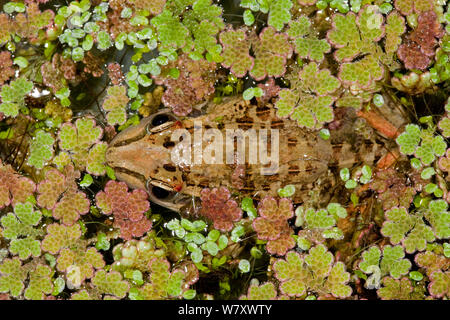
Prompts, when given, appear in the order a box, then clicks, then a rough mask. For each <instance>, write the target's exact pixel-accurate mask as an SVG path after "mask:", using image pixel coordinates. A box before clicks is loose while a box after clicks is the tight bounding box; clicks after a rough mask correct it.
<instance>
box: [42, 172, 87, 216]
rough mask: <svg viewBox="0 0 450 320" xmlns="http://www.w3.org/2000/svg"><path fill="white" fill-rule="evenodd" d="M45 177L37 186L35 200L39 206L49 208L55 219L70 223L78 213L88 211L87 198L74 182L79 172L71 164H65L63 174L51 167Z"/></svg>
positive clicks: (81, 213) (82, 213)
mask: <svg viewBox="0 0 450 320" xmlns="http://www.w3.org/2000/svg"><path fill="white" fill-rule="evenodd" d="M45 177H46V180H44V181H42V182H41V183H40V184H39V185H38V188H37V191H38V193H39V195H38V198H37V202H38V204H39V205H40V206H41V207H43V208H46V209H48V210H51V211H52V213H53V217H54V218H55V219H58V220H61V222H62V223H63V224H65V225H72V224H74V223H75V222H76V221H77V220H78V219H79V217H80V215H84V214H86V213H88V212H89V200H88V199H87V198H86V195H85V194H84V193H83V192H80V191H78V187H77V185H76V182H75V179H77V178H79V177H80V173H79V172H78V171H75V170H74V169H73V167H72V166H71V165H68V166H66V168H65V174H62V173H61V172H60V171H58V170H56V169H51V170H49V171H47V173H46V174H45Z"/></svg>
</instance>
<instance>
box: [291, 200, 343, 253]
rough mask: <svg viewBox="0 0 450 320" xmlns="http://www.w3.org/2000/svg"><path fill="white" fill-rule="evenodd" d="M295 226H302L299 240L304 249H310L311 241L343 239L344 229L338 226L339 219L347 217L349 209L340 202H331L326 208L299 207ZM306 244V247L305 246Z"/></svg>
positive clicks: (296, 212)
mask: <svg viewBox="0 0 450 320" xmlns="http://www.w3.org/2000/svg"><path fill="white" fill-rule="evenodd" d="M295 215H296V219H295V226H296V227H302V230H300V231H299V233H298V238H297V242H298V244H299V247H301V248H302V249H308V248H309V247H310V246H311V242H318V243H321V242H324V241H325V239H336V240H341V239H343V238H344V234H343V232H342V230H340V229H339V228H338V227H336V223H337V221H339V219H344V218H346V217H347V211H346V209H345V208H344V207H342V206H341V205H340V204H339V203H330V204H329V205H328V206H327V208H326V209H320V210H317V211H316V210H314V209H313V208H303V207H301V206H300V207H297V209H296V210H295ZM304 246H306V248H305V247H304Z"/></svg>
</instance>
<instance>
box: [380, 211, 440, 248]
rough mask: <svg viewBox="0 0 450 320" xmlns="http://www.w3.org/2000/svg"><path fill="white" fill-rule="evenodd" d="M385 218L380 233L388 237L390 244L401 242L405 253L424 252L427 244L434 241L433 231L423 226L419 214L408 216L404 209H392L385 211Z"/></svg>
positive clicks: (423, 223)
mask: <svg viewBox="0 0 450 320" xmlns="http://www.w3.org/2000/svg"><path fill="white" fill-rule="evenodd" d="M438 214H439V213H438ZM385 216H386V221H385V222H384V224H383V228H382V229H381V233H382V234H383V235H384V236H386V237H389V238H390V241H391V243H392V244H399V243H400V242H401V243H402V245H403V246H404V247H405V249H406V252H407V253H413V252H415V251H416V250H419V251H421V250H424V249H425V248H426V245H427V243H428V242H432V241H434V240H435V233H434V232H433V229H432V228H431V227H430V226H428V225H426V224H425V222H424V220H423V217H422V216H421V215H420V214H409V213H408V211H407V210H406V209H405V208H393V209H391V210H388V211H386V212H385Z"/></svg>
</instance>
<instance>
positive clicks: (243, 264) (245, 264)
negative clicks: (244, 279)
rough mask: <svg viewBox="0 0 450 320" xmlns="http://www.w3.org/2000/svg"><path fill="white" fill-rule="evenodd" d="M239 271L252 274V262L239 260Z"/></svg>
mask: <svg viewBox="0 0 450 320" xmlns="http://www.w3.org/2000/svg"><path fill="white" fill-rule="evenodd" d="M238 267H239V270H240V271H241V272H242V273H248V272H250V262H249V261H248V260H247V259H241V260H239V265H238Z"/></svg>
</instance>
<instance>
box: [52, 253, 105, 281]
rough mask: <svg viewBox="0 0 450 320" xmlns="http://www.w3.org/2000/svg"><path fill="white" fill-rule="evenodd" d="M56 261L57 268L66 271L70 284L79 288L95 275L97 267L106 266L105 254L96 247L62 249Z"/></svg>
mask: <svg viewBox="0 0 450 320" xmlns="http://www.w3.org/2000/svg"><path fill="white" fill-rule="evenodd" d="M56 261H57V265H56V269H57V270H58V271H61V272H65V273H66V278H67V281H68V284H69V283H70V285H71V286H73V287H77V288H78V287H80V285H81V284H82V283H83V282H84V280H85V279H90V278H92V277H93V276H94V270H95V269H102V268H103V267H104V266H105V262H104V260H103V256H102V255H101V254H100V253H99V252H98V251H97V250H96V249H95V248H92V247H91V248H88V249H86V247H83V246H81V247H80V248H77V247H76V246H74V247H72V248H64V249H61V251H60V252H59V255H58V259H57V260H56Z"/></svg>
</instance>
